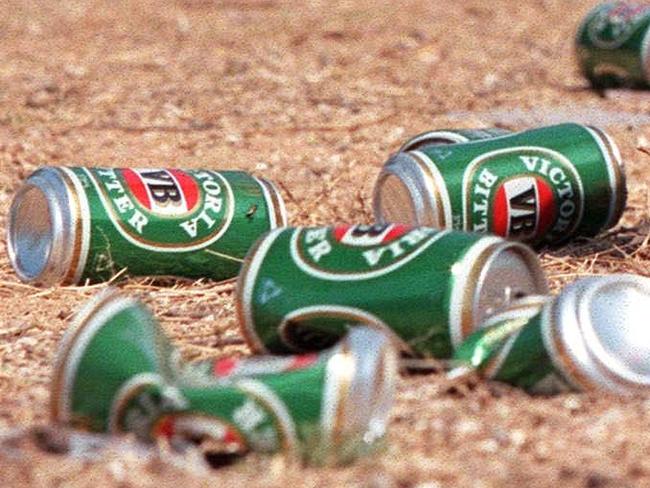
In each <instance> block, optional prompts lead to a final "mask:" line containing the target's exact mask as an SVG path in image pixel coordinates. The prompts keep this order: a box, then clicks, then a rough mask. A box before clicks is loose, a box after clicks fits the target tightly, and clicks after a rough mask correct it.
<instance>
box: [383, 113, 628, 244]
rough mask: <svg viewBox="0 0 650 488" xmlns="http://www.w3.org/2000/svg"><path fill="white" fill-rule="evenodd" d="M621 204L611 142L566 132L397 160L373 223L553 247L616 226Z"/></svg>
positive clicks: (595, 133) (542, 131)
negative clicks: (493, 236)
mask: <svg viewBox="0 0 650 488" xmlns="http://www.w3.org/2000/svg"><path fill="white" fill-rule="evenodd" d="M625 201H626V186H625V174H624V170H623V165H622V162H621V158H620V153H619V151H618V149H617V147H616V145H615V144H614V142H613V141H612V140H611V138H609V136H607V134H605V133H604V132H603V131H601V130H599V129H596V128H593V127H587V126H582V125H578V124H562V125H557V126H550V127H544V128H539V129H534V130H529V131H524V132H519V133H516V134H512V135H506V136H502V137H498V138H494V139H486V140H483V141H477V142H472V143H459V144H450V145H443V146H429V147H425V148H423V149H421V150H417V151H407V152H402V153H398V154H396V155H394V156H393V157H392V158H391V159H389V161H388V162H387V163H386V165H385V166H384V168H383V169H382V171H381V173H380V175H379V177H378V179H377V183H376V185H375V191H374V202H373V206H374V214H375V218H376V219H377V221H378V222H396V223H407V224H417V225H427V226H431V227H435V228H446V229H457V230H466V231H472V232H480V233H492V234H497V235H500V236H503V237H507V238H510V239H514V240H520V241H523V242H527V243H530V244H542V243H551V244H556V243H559V242H562V241H564V240H566V239H568V238H570V237H572V236H576V235H587V236H591V235H595V234H597V233H598V232H599V231H601V230H602V229H607V228H609V227H612V226H613V225H615V224H616V223H617V222H618V220H619V218H620V215H621V213H622V212H623V209H624V207H625Z"/></svg>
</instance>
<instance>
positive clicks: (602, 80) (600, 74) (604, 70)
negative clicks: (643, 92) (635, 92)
mask: <svg viewBox="0 0 650 488" xmlns="http://www.w3.org/2000/svg"><path fill="white" fill-rule="evenodd" d="M649 47H650V6H649V5H647V4H645V5H644V4H636V3H628V2H606V3H602V4H600V5H598V6H597V7H595V8H594V9H593V10H591V11H590V12H589V13H588V14H587V16H586V17H585V19H584V21H583V22H582V25H581V26H580V29H579V30H578V34H577V37H576V51H577V56H578V62H579V64H580V68H581V70H582V72H583V74H584V75H585V76H586V77H587V79H589V81H590V82H591V83H592V85H594V86H595V87H600V88H608V87H614V86H628V87H646V88H647V87H648V85H649V82H650V52H649V51H648V49H649Z"/></svg>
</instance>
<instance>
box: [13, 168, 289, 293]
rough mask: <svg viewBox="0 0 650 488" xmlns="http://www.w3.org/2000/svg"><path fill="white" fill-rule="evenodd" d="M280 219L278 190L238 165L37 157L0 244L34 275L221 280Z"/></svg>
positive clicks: (58, 280) (55, 280) (24, 275)
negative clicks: (68, 163)
mask: <svg viewBox="0 0 650 488" xmlns="http://www.w3.org/2000/svg"><path fill="white" fill-rule="evenodd" d="M285 224H286V214H285V210H284V204H283V201H282V197H281V196H280V193H279V192H278V191H277V189H276V188H275V186H274V185H273V184H272V183H271V182H269V181H267V180H265V179H262V178H256V177H254V176H251V175H249V174H247V173H245V172H242V171H212V170H205V169H199V170H180V169H133V168H80V167H76V168H73V167H57V168H55V167H45V168H42V169H40V170H38V171H36V172H34V173H33V174H32V175H31V176H29V178H27V180H26V181H25V183H24V184H23V186H22V187H21V188H20V189H19V190H18V192H17V194H16V195H15V197H14V199H13V202H12V205H11V210H10V213H9V219H8V229H7V247H8V252H9V258H10V261H11V264H12V266H13V268H14V270H15V271H16V273H17V274H18V277H19V278H20V279H21V280H23V281H25V282H28V283H34V284H44V285H52V284H76V283H83V282H85V281H86V280H90V281H104V280H108V279H110V278H111V277H112V276H114V275H115V274H116V273H118V272H120V271H121V270H123V269H124V268H126V270H127V272H128V274H130V275H133V276H139V275H140V276H141V275H146V276H165V275H166V276H181V277H188V278H202V277H205V278H212V279H215V280H227V279H232V278H234V277H235V276H236V275H237V273H238V272H239V268H240V266H241V262H242V260H243V257H244V255H245V254H246V252H247V251H248V248H249V247H250V246H251V245H252V244H253V243H254V242H255V240H257V238H258V237H259V236H260V235H262V234H263V233H264V232H266V231H268V230H269V229H273V228H275V227H278V226H283V225H285Z"/></svg>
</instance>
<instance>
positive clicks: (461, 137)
mask: <svg viewBox="0 0 650 488" xmlns="http://www.w3.org/2000/svg"><path fill="white" fill-rule="evenodd" d="M510 133H511V132H510V131H509V130H507V129H501V128H499V127H487V128H484V129H440V130H430V131H427V132H423V133H422V134H418V135H417V136H414V137H412V138H411V139H409V140H408V141H406V142H405V143H404V144H403V145H402V147H400V148H399V151H398V152H404V151H417V150H420V149H422V148H423V147H428V146H443V145H446V144H458V143H460V142H471V141H482V140H483V139H492V138H494V137H499V136H505V135H507V134H510Z"/></svg>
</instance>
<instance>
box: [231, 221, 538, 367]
mask: <svg viewBox="0 0 650 488" xmlns="http://www.w3.org/2000/svg"><path fill="white" fill-rule="evenodd" d="M546 290H547V285H546V280H545V277H544V273H543V272H542V269H541V267H540V264H539V261H538V259H537V256H536V255H535V253H533V251H532V250H531V249H530V248H528V247H527V246H525V245H523V244H521V243H517V242H513V241H506V240H504V239H501V238H499V237H495V236H481V235H479V234H471V233H465V232H454V231H439V230H434V229H431V228H427V227H410V226H406V225H396V224H390V225H374V226H366V225H342V226H336V227H314V228H285V229H277V230H274V231H271V232H270V233H268V234H267V235H266V236H265V237H263V238H261V239H260V240H259V241H258V242H257V244H256V245H255V246H254V248H253V249H252V250H251V252H250V253H249V255H248V256H247V258H246V263H245V264H244V266H243V268H242V272H241V273H240V275H239V280H238V284H237V307H238V314H239V322H240V325H241V328H242V333H243V335H244V336H245V337H246V339H247V342H248V343H249V345H250V346H251V348H252V349H253V350H254V351H256V352H271V353H274V354H289V353H299V352H307V351H314V350H321V349H325V348H327V347H330V346H332V345H333V344H335V343H336V341H338V340H339V339H340V338H341V337H342V336H343V335H344V334H345V333H346V331H347V329H348V326H349V324H351V323H356V322H358V323H363V324H370V325H372V326H373V327H376V328H378V329H381V330H384V331H386V332H387V333H388V334H389V335H391V337H392V338H393V340H394V341H395V343H396V345H397V347H398V348H399V349H401V350H402V351H404V352H408V353H410V354H413V355H415V356H425V357H437V358H449V357H450V356H451V354H452V351H453V349H454V347H456V346H458V345H460V343H461V342H462V341H463V340H464V339H465V338H466V337H467V336H469V334H470V333H471V332H473V331H474V330H475V329H476V328H477V327H478V325H479V324H480V323H481V322H482V321H483V320H484V319H485V318H486V317H488V316H489V315H490V314H492V313H493V312H494V311H495V310H496V309H497V308H500V307H502V306H503V305H504V304H506V303H508V302H509V301H510V300H512V299H514V298H516V297H520V296H525V295H530V294H543V293H545V292H546Z"/></svg>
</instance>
